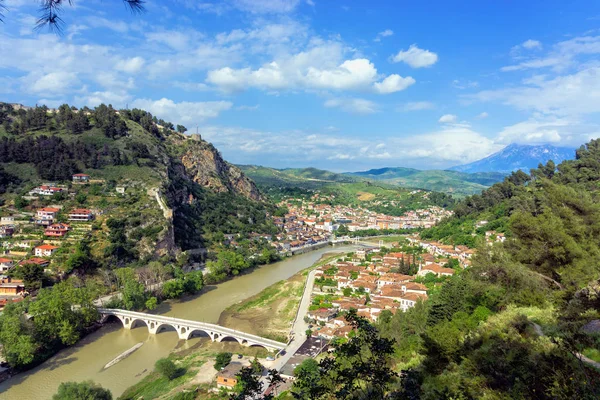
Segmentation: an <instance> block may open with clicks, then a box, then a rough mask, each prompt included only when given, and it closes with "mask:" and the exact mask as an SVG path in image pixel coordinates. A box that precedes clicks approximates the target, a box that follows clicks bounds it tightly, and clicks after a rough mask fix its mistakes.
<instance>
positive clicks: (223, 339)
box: [217, 334, 243, 344]
mask: <svg viewBox="0 0 600 400" xmlns="http://www.w3.org/2000/svg"><path fill="white" fill-rule="evenodd" d="M226 339H229V340H226ZM231 339H233V340H231ZM223 341H225V342H233V341H236V342H238V343H239V344H243V343H242V342H243V339H238V338H236V337H235V336H233V335H227V334H225V335H222V336H220V337H219V338H218V339H217V342H219V343H220V342H223Z"/></svg>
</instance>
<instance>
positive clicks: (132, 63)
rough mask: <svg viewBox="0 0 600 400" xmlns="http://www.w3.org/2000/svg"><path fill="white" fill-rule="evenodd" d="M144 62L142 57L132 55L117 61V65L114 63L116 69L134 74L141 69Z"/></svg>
mask: <svg viewBox="0 0 600 400" xmlns="http://www.w3.org/2000/svg"><path fill="white" fill-rule="evenodd" d="M144 63H145V60H144V59H143V58H142V57H132V58H128V59H126V60H120V61H119V62H117V65H115V69H117V70H118V71H123V72H127V73H129V74H134V73H136V72H139V71H140V70H141V69H142V67H143V66H144Z"/></svg>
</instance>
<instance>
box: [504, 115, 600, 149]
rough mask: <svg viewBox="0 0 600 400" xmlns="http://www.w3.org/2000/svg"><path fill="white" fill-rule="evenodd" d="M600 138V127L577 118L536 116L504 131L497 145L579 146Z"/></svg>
mask: <svg viewBox="0 0 600 400" xmlns="http://www.w3.org/2000/svg"><path fill="white" fill-rule="evenodd" d="M598 137H600V126H598V125H596V124H586V123H584V122H582V121H580V120H578V119H576V118H559V117H554V116H544V115H539V114H538V115H534V116H532V117H531V118H529V119H528V120H526V121H522V122H519V123H517V124H514V125H510V126H507V127H505V128H504V129H502V131H500V132H499V133H498V136H497V138H496V140H495V141H496V142H497V143H504V144H510V143H523V144H544V143H552V144H554V145H560V146H572V147H575V146H579V145H581V144H583V143H585V142H587V141H589V140H591V139H595V138H598Z"/></svg>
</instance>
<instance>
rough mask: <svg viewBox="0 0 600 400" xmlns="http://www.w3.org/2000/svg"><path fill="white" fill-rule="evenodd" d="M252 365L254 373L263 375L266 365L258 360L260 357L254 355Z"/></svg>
mask: <svg viewBox="0 0 600 400" xmlns="http://www.w3.org/2000/svg"><path fill="white" fill-rule="evenodd" d="M250 366H251V367H252V372H253V373H254V375H259V376H260V375H262V372H263V368H264V367H263V365H262V364H261V363H260V361H258V358H257V357H256V356H254V360H252V363H251V364H250Z"/></svg>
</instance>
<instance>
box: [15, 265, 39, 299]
mask: <svg viewBox="0 0 600 400" xmlns="http://www.w3.org/2000/svg"><path fill="white" fill-rule="evenodd" d="M12 273H13V275H14V276H16V277H18V278H21V279H22V280H23V285H24V286H25V290H27V291H28V292H30V293H31V292H35V291H37V290H39V289H40V288H41V287H42V282H43V280H44V268H43V267H42V266H40V265H37V264H32V263H26V264H23V265H21V266H19V267H17V268H16V269H15V270H14V272H12Z"/></svg>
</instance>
